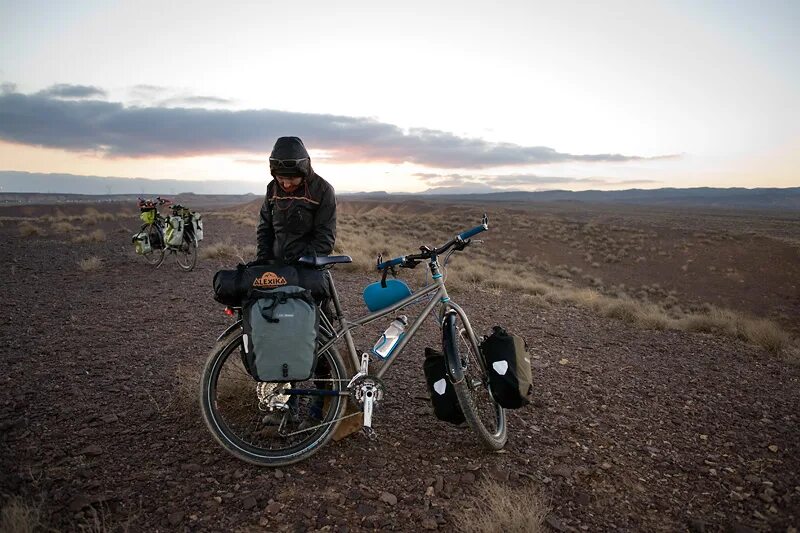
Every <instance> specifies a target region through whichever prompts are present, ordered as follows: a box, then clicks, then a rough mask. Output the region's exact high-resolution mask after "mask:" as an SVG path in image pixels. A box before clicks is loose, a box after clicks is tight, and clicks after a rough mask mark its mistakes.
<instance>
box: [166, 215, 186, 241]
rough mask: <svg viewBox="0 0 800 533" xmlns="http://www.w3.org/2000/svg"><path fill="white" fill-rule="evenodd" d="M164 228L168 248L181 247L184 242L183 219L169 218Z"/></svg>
mask: <svg viewBox="0 0 800 533" xmlns="http://www.w3.org/2000/svg"><path fill="white" fill-rule="evenodd" d="M166 222H167V223H166V226H165V227H164V241H165V242H166V243H167V245H168V246H180V245H181V243H182V242H183V218H181V217H178V216H170V217H167V221H166Z"/></svg>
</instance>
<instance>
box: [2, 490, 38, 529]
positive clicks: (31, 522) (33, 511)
mask: <svg viewBox="0 0 800 533" xmlns="http://www.w3.org/2000/svg"><path fill="white" fill-rule="evenodd" d="M41 529H42V517H41V510H40V509H39V508H38V507H32V506H30V505H27V504H25V503H24V502H23V501H22V500H21V499H19V498H16V497H15V498H11V499H10V500H9V501H8V502H6V504H5V505H4V506H3V509H2V511H0V531H7V532H9V533H33V532H34V531H40V530H41Z"/></svg>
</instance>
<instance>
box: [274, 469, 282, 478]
mask: <svg viewBox="0 0 800 533" xmlns="http://www.w3.org/2000/svg"><path fill="white" fill-rule="evenodd" d="M275 478H276V479H282V478H283V470H281V469H280V468H279V469H277V470H275Z"/></svg>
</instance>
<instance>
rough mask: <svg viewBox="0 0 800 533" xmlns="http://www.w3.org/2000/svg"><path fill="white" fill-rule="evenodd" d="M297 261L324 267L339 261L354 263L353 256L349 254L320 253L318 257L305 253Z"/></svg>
mask: <svg viewBox="0 0 800 533" xmlns="http://www.w3.org/2000/svg"><path fill="white" fill-rule="evenodd" d="M297 262H298V263H300V264H303V265H310V266H315V267H324V266H328V265H335V264H337V263H352V262H353V258H352V257H350V256H349V255H320V256H316V257H315V256H309V255H304V256H303V257H300V258H298V260H297Z"/></svg>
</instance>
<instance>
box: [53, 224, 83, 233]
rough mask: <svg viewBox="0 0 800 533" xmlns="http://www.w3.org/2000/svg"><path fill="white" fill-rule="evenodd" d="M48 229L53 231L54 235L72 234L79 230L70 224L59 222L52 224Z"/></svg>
mask: <svg viewBox="0 0 800 533" xmlns="http://www.w3.org/2000/svg"><path fill="white" fill-rule="evenodd" d="M50 229H51V230H53V232H54V233H72V232H75V231H78V230H79V229H80V228H79V227H78V226H75V225H73V224H70V223H69V222H67V221H60V222H53V225H52V226H50Z"/></svg>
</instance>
